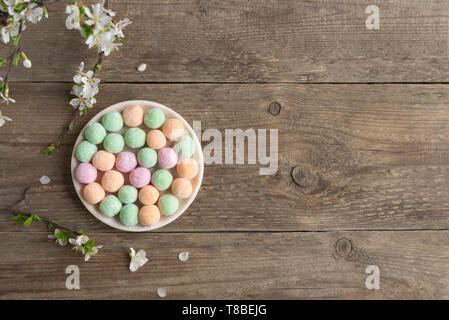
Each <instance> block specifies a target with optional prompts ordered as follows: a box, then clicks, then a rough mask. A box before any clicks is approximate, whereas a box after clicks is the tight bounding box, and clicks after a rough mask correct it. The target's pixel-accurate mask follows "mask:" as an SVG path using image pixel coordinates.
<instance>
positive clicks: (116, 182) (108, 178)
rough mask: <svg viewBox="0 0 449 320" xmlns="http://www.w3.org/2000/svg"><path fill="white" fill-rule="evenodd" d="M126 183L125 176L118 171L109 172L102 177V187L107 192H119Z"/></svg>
mask: <svg viewBox="0 0 449 320" xmlns="http://www.w3.org/2000/svg"><path fill="white" fill-rule="evenodd" d="M124 183H125V178H124V177H123V175H122V174H121V173H120V172H118V171H116V170H109V171H106V172H105V173H104V174H103V177H101V185H102V186H103V188H104V190H106V191H107V192H117V191H118V190H119V189H120V188H121V187H122V186H123V184H124Z"/></svg>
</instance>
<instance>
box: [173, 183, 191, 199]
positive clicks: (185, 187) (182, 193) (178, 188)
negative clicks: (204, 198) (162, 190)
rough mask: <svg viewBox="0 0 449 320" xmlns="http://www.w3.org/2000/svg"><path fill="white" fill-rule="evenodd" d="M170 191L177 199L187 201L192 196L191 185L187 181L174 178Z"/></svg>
mask: <svg viewBox="0 0 449 320" xmlns="http://www.w3.org/2000/svg"><path fill="white" fill-rule="evenodd" d="M171 191H172V192H173V194H174V195H175V196H176V197H178V198H179V199H187V198H188V197H190V195H191V194H192V184H191V183H190V180H189V179H185V178H176V179H175V180H173V183H172V185H171Z"/></svg>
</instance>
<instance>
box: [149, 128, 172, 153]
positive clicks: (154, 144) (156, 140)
mask: <svg viewBox="0 0 449 320" xmlns="http://www.w3.org/2000/svg"><path fill="white" fill-rule="evenodd" d="M166 143H167V138H165V136H164V134H163V133H162V131H161V130H151V131H149V132H148V134H147V145H148V146H149V147H150V148H153V149H155V150H159V149H162V148H163V147H165V144H166Z"/></svg>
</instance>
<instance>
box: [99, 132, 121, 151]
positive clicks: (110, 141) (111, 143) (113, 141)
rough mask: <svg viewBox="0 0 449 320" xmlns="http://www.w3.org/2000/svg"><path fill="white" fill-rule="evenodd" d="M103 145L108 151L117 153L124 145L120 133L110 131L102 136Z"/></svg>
mask: <svg viewBox="0 0 449 320" xmlns="http://www.w3.org/2000/svg"><path fill="white" fill-rule="evenodd" d="M103 147H104V149H105V150H106V151H108V152H110V153H119V152H122V150H123V148H124V147H125V140H123V137H122V135H121V134H118V133H110V134H108V135H107V136H106V138H104V141H103Z"/></svg>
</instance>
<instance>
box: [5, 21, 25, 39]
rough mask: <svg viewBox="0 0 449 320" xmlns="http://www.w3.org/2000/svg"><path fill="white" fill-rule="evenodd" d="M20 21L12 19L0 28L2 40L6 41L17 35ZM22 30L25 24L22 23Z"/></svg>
mask: <svg viewBox="0 0 449 320" xmlns="http://www.w3.org/2000/svg"><path fill="white" fill-rule="evenodd" d="M19 29H20V22H18V21H14V22H11V23H9V24H8V25H6V26H4V27H3V28H2V30H1V34H2V41H3V42H4V43H8V42H9V41H10V40H11V38H14V37H16V36H18V35H19ZM22 30H25V24H23V25H22Z"/></svg>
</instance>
